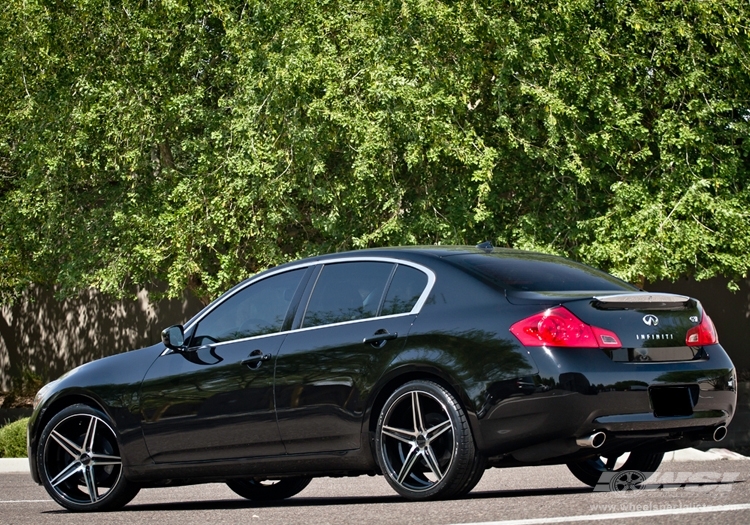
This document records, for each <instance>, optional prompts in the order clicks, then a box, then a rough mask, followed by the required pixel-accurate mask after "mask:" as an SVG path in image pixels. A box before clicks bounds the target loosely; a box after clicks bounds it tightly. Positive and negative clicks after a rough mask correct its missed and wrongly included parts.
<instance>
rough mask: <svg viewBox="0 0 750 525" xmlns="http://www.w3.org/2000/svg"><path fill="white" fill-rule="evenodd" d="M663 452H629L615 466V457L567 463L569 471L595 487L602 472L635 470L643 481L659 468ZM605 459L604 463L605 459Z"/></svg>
mask: <svg viewBox="0 0 750 525" xmlns="http://www.w3.org/2000/svg"><path fill="white" fill-rule="evenodd" d="M663 458H664V453H663V452H631V453H630V456H629V457H628V459H627V460H625V463H623V464H622V465H621V466H619V467H616V466H615V463H616V461H617V457H611V458H600V457H596V458H592V459H586V460H584V461H577V462H575V463H568V469H569V470H570V472H571V473H572V474H573V475H574V476H575V477H576V478H578V479H579V480H580V481H582V482H583V483H585V484H586V485H589V486H591V487H596V485H597V483H598V482H599V480H600V479H601V476H602V474H603V473H604V472H626V471H633V470H636V471H638V472H640V473H642V474H643V475H644V477H643V480H644V481H645V480H646V479H648V477H649V476H650V475H651V474H652V473H653V472H655V471H656V469H658V468H659V465H660V464H661V460H662V459H663ZM604 460H606V463H605V461H604Z"/></svg>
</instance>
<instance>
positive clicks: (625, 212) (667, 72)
mask: <svg viewBox="0 0 750 525" xmlns="http://www.w3.org/2000/svg"><path fill="white" fill-rule="evenodd" d="M73 4H74V5H67V4H65V5H62V4H60V3H58V2H53V1H51V0H24V1H21V0H9V1H8V2H6V4H5V6H4V7H3V8H2V10H0V43H2V46H0V199H2V208H0V290H1V291H2V294H3V296H4V297H5V298H6V299H10V298H12V297H13V296H14V294H17V293H18V292H19V291H21V290H23V289H24V288H25V287H26V286H28V285H29V283H32V282H33V283H45V284H55V285H58V286H59V287H60V289H61V292H62V293H73V292H75V291H76V290H78V289H80V288H82V287H88V286H94V287H97V288H99V289H101V290H104V291H107V292H110V293H113V294H115V295H123V294H127V293H129V291H130V290H132V289H133V287H134V286H146V287H153V286H156V283H167V284H168V288H167V290H166V292H165V293H166V294H168V295H171V296H175V295H179V294H180V293H181V292H182V290H184V289H185V288H186V287H187V288H190V289H192V290H193V291H194V292H195V293H196V294H197V295H198V296H200V297H202V298H203V299H204V300H208V299H210V298H212V297H215V296H216V295H217V294H218V293H220V292H221V291H222V290H224V289H226V288H227V287H228V286H229V285H230V284H232V283H234V282H236V281H238V280H240V279H241V278H243V277H245V276H247V275H248V274H251V273H254V272H256V271H258V270H261V269H263V268H266V267H268V266H271V265H274V264H278V263H280V262H284V261H287V260H290V259H293V258H296V257H298V256H303V255H309V254H314V253H319V252H325V251H333V250H343V249H349V248H360V247H366V246H377V245H389V244H415V243H428V244H431V243H476V242H478V241H482V240H487V239H490V240H492V241H493V242H495V243H496V244H497V245H501V246H513V247H521V248H532V249H536V250H542V251H548V252H555V253H561V254H566V255H571V256H573V257H575V258H577V259H579V260H583V261H585V262H589V263H592V264H594V265H596V266H599V267H601V268H603V269H606V270H609V271H612V272H614V273H615V274H617V275H619V276H621V277H624V278H626V279H628V280H631V281H642V280H643V279H649V280H653V279H659V278H676V277H678V276H680V275H690V274H692V275H695V276H696V277H697V278H698V279H702V278H707V277H710V276H714V275H717V274H723V275H727V276H730V277H732V278H739V277H740V276H742V275H745V274H746V273H747V270H748V266H750V258H748V256H747V254H748V253H750V233H748V232H750V214H749V212H748V209H749V206H748V204H750V193H749V192H750V189H749V188H748V179H749V178H750V160H749V157H750V152H749V151H748V148H750V145H748V141H747V140H746V137H747V136H748V131H750V130H749V128H748V126H750V123H749V122H748V120H750V60H749V56H750V55H749V53H750V41H749V38H748V24H747V20H748V14H750V13H749V12H748V11H750V9H748V5H747V2H744V1H742V0H728V1H722V2H719V1H716V0H672V1H656V0H650V1H649V0H647V1H638V2H636V1H632V0H609V1H608V0H603V1H598V2H597V1H589V0H572V1H560V2H558V3H554V2H553V3H550V2H540V1H524V2H521V1H513V0H503V1H491V0H479V1H471V2H469V1H465V0H457V1H455V2H447V1H446V2H440V1H435V0H403V1H402V0H375V1H373V2H364V3H363V2H354V1H345V0H331V1H312V0H296V1H295V0H279V1H275V2H270V3H269V2H257V1H249V2H238V1H236V0H209V1H208V2H192V1H188V0H161V1H159V0H157V1H153V2H143V1H137V0H109V1H107V0H79V1H77V2H74V3H73Z"/></svg>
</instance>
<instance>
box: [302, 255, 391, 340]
mask: <svg viewBox="0 0 750 525" xmlns="http://www.w3.org/2000/svg"><path fill="white" fill-rule="evenodd" d="M393 266H394V265H393V264H392V263H386V262H369V261H356V262H346V263H334V264H326V265H325V266H324V267H323V270H321V272H320V276H319V277H318V280H317V282H316V283H315V288H314V289H313V293H312V295H311V296H310V302H309V303H308V306H307V311H306V312H305V318H304V320H303V321H302V326H303V327H310V326H321V325H326V324H333V323H343V322H345V321H352V320H355V319H367V318H369V317H375V315H377V313H378V306H379V305H380V301H381V299H382V298H383V291H384V290H385V286H386V283H387V282H388V279H389V277H390V276H391V272H392V271H393Z"/></svg>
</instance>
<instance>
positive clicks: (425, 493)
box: [375, 380, 484, 500]
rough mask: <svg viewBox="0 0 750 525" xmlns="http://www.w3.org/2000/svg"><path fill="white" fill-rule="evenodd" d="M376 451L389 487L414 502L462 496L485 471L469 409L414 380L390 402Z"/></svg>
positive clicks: (447, 394)
mask: <svg viewBox="0 0 750 525" xmlns="http://www.w3.org/2000/svg"><path fill="white" fill-rule="evenodd" d="M375 450H376V454H377V460H378V464H379V465H380V468H381V470H382V471H383V474H384V475H385V478H386V480H387V481H388V483H389V484H390V485H391V487H393V488H394V490H396V492H398V493H399V494H401V495H402V496H403V497H405V498H408V499H412V500H426V499H437V498H449V497H457V496H461V495H463V494H465V493H466V492H468V491H469V490H471V489H472V488H473V487H474V485H476V483H477V482H478V481H479V479H480V478H481V474H480V472H484V461H483V458H481V457H477V451H476V448H475V446H474V438H473V437H472V435H471V429H470V428H469V423H468V421H467V418H466V414H465V413H464V411H463V408H461V405H460V404H459V402H458V400H457V399H456V398H455V397H454V396H453V395H452V394H451V393H450V392H448V391H447V390H446V389H445V388H443V387H442V386H440V385H438V384H436V383H433V382H431V381H422V380H420V381H411V382H409V383H406V384H404V385H403V386H401V387H400V388H398V389H397V390H396V391H395V392H394V393H393V394H392V395H391V397H390V398H388V400H387V401H386V403H385V405H384V406H383V409H382V411H381V413H380V417H379V419H378V425H377V429H376V432H375Z"/></svg>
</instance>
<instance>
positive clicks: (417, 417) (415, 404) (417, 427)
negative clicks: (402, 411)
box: [411, 391, 424, 433]
mask: <svg viewBox="0 0 750 525" xmlns="http://www.w3.org/2000/svg"><path fill="white" fill-rule="evenodd" d="M411 410H412V417H413V419H414V431H415V432H417V433H418V432H424V423H423V422H422V410H421V408H420V407H419V392H416V391H414V392H412V393H411Z"/></svg>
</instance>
